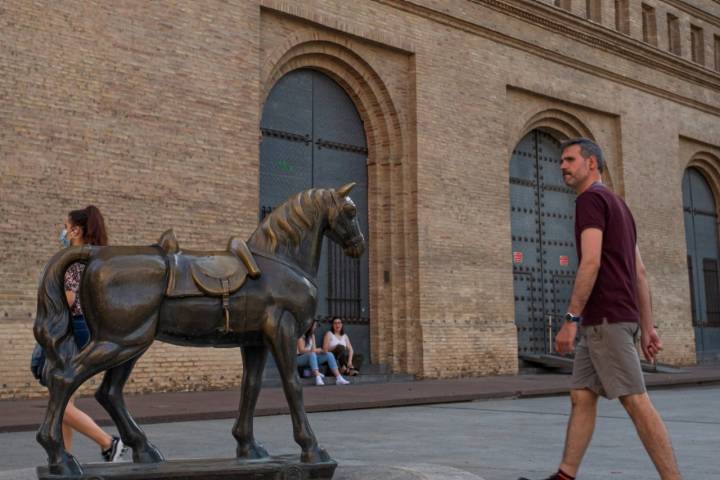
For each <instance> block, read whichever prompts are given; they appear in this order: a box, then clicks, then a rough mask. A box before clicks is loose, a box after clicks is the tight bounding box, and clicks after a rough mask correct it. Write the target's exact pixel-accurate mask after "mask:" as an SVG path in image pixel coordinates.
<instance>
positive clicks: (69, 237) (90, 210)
mask: <svg viewBox="0 0 720 480" xmlns="http://www.w3.org/2000/svg"><path fill="white" fill-rule="evenodd" d="M60 243H61V244H62V246H63V247H71V246H73V247H74V246H78V245H85V244H89V245H107V243H108V240H107V232H106V230H105V220H104V219H103V216H102V214H101V213H100V210H99V209H98V208H97V207H95V206H94V205H89V206H88V207H86V208H83V209H81V210H73V211H72V212H70V213H69V214H68V216H67V218H66V219H65V228H64V229H63V231H62V233H61V234H60ZM84 270H85V264H83V263H80V262H76V263H73V264H72V265H70V266H69V267H68V268H67V270H66V271H65V296H66V298H67V302H68V305H69V306H70V314H71V315H72V330H73V335H74V337H75V344H76V345H77V347H78V351H79V350H82V348H83V347H84V346H85V345H86V344H87V343H88V342H89V341H90V330H89V329H88V326H87V323H85V317H84V316H83V310H82V305H81V304H80V295H79V292H80V285H81V283H82V282H81V280H82V274H83V271H84ZM62 428H63V438H64V440H65V448H66V449H67V450H68V451H69V450H71V448H72V432H73V430H77V431H78V432H80V433H82V434H83V435H85V436H86V437H88V438H90V439H91V440H93V441H94V442H95V443H97V444H98V445H99V446H100V450H101V453H102V457H103V459H104V460H105V461H106V462H115V461H117V460H118V459H119V458H120V455H122V453H123V450H124V446H123V443H122V440H121V439H120V438H119V437H112V436H110V435H108V434H107V433H106V432H105V431H104V430H103V429H102V428H100V427H99V426H98V424H97V423H95V421H94V420H93V419H92V418H90V417H89V416H88V415H87V414H86V413H85V412H83V411H82V410H80V409H79V408H77V407H76V406H75V403H74V401H73V399H72V398H71V399H70V402H69V403H68V406H67V408H66V409H65V415H64V417H63V425H62Z"/></svg>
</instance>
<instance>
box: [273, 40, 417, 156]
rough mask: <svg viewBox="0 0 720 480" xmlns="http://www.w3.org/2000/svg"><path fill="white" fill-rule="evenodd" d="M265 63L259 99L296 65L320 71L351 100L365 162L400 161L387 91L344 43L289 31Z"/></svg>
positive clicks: (398, 133) (399, 143)
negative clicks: (360, 126)
mask: <svg viewBox="0 0 720 480" xmlns="http://www.w3.org/2000/svg"><path fill="white" fill-rule="evenodd" d="M266 65H269V67H268V68H267V72H265V73H264V75H263V77H264V78H263V93H262V96H261V98H262V99H263V102H264V101H265V99H266V98H267V96H268V94H269V93H270V90H271V89H272V87H273V86H274V85H275V83H276V82H277V81H278V80H279V79H280V78H281V77H282V76H284V75H285V74H287V73H288V72H290V71H292V70H297V69H299V68H311V69H315V70H318V71H321V72H323V73H324V74H326V75H328V76H329V77H330V78H332V79H333V80H334V81H335V82H337V83H338V84H339V85H340V86H341V87H343V89H344V90H345V91H346V93H347V94H348V95H349V96H350V98H352V100H353V102H354V103H355V106H356V107H357V109H358V112H359V113H360V118H362V120H363V123H364V124H365V133H366V135H367V137H368V164H373V163H383V162H391V163H402V160H403V151H404V144H403V139H402V129H401V128H400V120H399V118H398V113H397V110H396V109H395V106H394V102H393V101H392V98H391V96H390V93H389V91H388V89H387V87H386V86H385V83H384V82H383V81H382V79H381V78H380V76H379V75H378V74H377V73H376V72H375V70H374V69H373V68H372V67H371V66H370V65H369V64H368V63H367V62H366V61H365V60H364V59H363V58H362V57H360V56H359V55H358V54H356V53H355V52H353V51H352V50H351V49H350V48H349V47H348V46H346V45H342V44H340V43H337V42H336V41H331V40H328V39H323V38H322V37H321V36H320V35H307V34H306V35H293V36H291V37H290V38H289V39H288V40H287V42H286V43H285V44H284V45H282V46H281V47H279V48H277V49H276V50H274V51H273V52H272V53H271V55H270V56H269V57H268V59H267V61H266ZM261 109H262V105H261ZM391 137H395V138H392V139H391Z"/></svg>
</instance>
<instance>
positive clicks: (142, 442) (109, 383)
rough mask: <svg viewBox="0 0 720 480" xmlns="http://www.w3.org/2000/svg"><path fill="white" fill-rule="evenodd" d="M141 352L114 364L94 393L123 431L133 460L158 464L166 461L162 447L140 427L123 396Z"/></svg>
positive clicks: (121, 433)
mask: <svg viewBox="0 0 720 480" xmlns="http://www.w3.org/2000/svg"><path fill="white" fill-rule="evenodd" d="M140 355H142V353H141V354H139V355H137V356H136V357H133V358H132V359H130V360H128V361H127V362H125V363H123V364H122V365H118V366H117V367H113V368H111V369H109V370H108V371H107V372H105V377H104V378H103V381H102V384H100V387H99V388H98V389H97V391H96V392H95V399H96V400H97V401H98V403H99V404H100V405H102V406H103V408H105V410H106V411H107V412H108V414H110V417H112V419H113V422H114V423H115V426H116V427H117V429H118V432H120V438H122V441H123V443H124V444H125V445H127V446H128V447H130V448H132V450H133V462H135V463H156V462H163V461H164V460H165V458H164V457H163V455H162V453H160V450H158V449H157V447H155V445H153V444H152V443H150V442H148V439H147V436H146V435H145V432H143V431H142V429H141V428H140V427H139V426H138V424H137V423H136V422H135V419H134V418H133V417H132V416H131V415H130V412H128V409H127V407H126V406H125V398H124V397H123V388H124V387H125V383H126V382H127V380H128V378H129V377H130V373H132V370H133V367H134V366H135V363H136V362H137V360H138V358H140Z"/></svg>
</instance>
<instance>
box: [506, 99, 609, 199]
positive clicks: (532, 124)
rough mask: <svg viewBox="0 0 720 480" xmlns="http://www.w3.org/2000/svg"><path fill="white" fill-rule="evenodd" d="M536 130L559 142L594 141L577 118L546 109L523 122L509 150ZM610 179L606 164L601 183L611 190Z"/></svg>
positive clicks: (584, 125)
mask: <svg viewBox="0 0 720 480" xmlns="http://www.w3.org/2000/svg"><path fill="white" fill-rule="evenodd" d="M536 129H538V130H543V131H545V132H548V133H550V134H551V135H552V136H554V137H555V138H557V139H558V140H560V141H562V140H567V139H569V138H575V137H585V138H589V139H590V140H593V141H596V138H595V135H593V133H592V130H590V128H589V127H588V126H587V125H586V124H585V122H583V121H582V120H580V119H579V118H578V117H577V116H575V115H573V114H571V113H569V112H565V111H563V110H560V109H557V108H548V109H546V110H542V111H540V112H537V113H536V114H534V115H533V116H532V117H530V118H529V119H528V121H527V122H525V125H523V127H522V129H521V130H520V132H519V134H516V135H514V138H513V140H514V143H512V145H511V148H513V147H514V146H515V145H517V143H518V142H519V141H520V140H521V139H522V138H523V137H525V135H527V134H528V133H530V132H531V131H533V130H536ZM606 156H607V154H606ZM612 178H613V175H612V173H611V171H610V166H609V165H607V164H606V165H605V171H604V172H603V182H604V183H605V184H607V185H608V186H609V187H610V188H613V180H612Z"/></svg>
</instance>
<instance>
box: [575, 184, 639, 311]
mask: <svg viewBox="0 0 720 480" xmlns="http://www.w3.org/2000/svg"><path fill="white" fill-rule="evenodd" d="M590 227H594V228H599V229H600V230H602V232H603V242H602V258H601V260H600V271H599V272H598V276H597V280H595V286H594V287H593V290H592V293H591V294H590V298H589V299H588V302H587V304H586V305H585V310H584V311H583V312H582V313H581V315H582V317H583V321H582V324H583V325H598V324H601V323H603V320H607V321H608V323H617V322H638V321H639V320H640V310H639V309H638V305H637V282H636V279H637V276H636V275H637V271H636V269H635V268H636V267H635V245H636V243H637V231H636V229H635V220H633V217H632V213H630V209H629V208H628V207H627V205H625V202H624V201H623V200H622V199H621V198H620V197H619V196H618V195H616V194H614V193H613V192H611V191H610V190H609V189H608V188H607V187H605V186H604V185H603V184H601V183H595V184H593V185H592V186H591V187H590V188H588V189H587V190H585V191H584V192H583V193H581V194H580V195H578V197H577V199H576V200H575V245H576V247H577V252H578V260H581V259H582V252H581V248H580V234H581V233H582V231H583V230H585V229H586V228H590Z"/></svg>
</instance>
